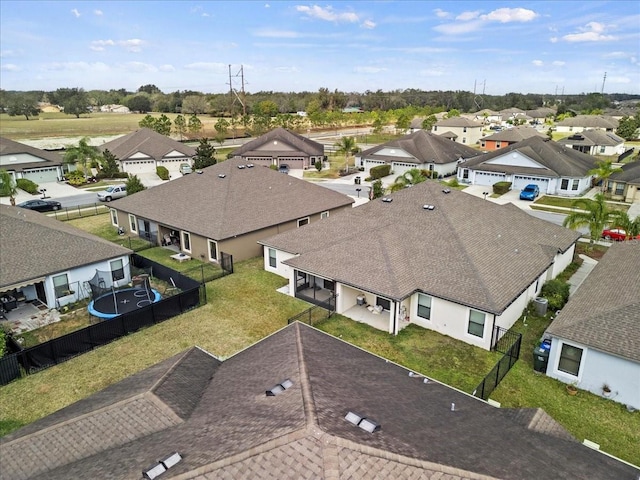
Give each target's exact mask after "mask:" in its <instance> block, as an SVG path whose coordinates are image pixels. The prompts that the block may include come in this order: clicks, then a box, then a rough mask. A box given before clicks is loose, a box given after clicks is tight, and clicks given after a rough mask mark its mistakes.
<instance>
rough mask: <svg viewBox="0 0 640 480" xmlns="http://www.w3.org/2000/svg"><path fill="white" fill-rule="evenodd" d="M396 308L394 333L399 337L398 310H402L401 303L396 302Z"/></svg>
mask: <svg viewBox="0 0 640 480" xmlns="http://www.w3.org/2000/svg"><path fill="white" fill-rule="evenodd" d="M394 303H395V308H394V309H393V319H392V320H393V331H392V333H393V334H394V335H398V315H399V313H398V309H399V308H400V302H394Z"/></svg>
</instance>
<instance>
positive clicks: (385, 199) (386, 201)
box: [382, 197, 393, 203]
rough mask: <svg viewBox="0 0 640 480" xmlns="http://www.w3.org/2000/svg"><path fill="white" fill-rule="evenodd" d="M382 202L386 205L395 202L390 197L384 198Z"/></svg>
mask: <svg viewBox="0 0 640 480" xmlns="http://www.w3.org/2000/svg"><path fill="white" fill-rule="evenodd" d="M382 201H383V202H384V203H391V202H393V198H390V197H382Z"/></svg>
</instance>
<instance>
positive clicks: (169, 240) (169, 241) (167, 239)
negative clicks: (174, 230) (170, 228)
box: [162, 233, 173, 246]
mask: <svg viewBox="0 0 640 480" xmlns="http://www.w3.org/2000/svg"><path fill="white" fill-rule="evenodd" d="M162 244H163V245H165V246H166V245H173V239H172V238H171V235H169V234H168V233H165V234H164V235H163V236H162Z"/></svg>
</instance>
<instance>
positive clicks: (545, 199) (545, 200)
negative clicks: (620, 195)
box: [534, 195, 629, 212]
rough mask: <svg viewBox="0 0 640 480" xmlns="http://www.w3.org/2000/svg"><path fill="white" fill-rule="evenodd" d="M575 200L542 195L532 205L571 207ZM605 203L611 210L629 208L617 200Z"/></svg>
mask: <svg viewBox="0 0 640 480" xmlns="http://www.w3.org/2000/svg"><path fill="white" fill-rule="evenodd" d="M576 200H578V199H576V198H566V197H555V196H550V195H543V196H541V197H540V198H538V199H537V200H536V201H535V202H534V205H535V206H540V205H547V206H550V207H561V208H573V204H574V202H575V201H576ZM584 200H587V201H588V202H591V200H589V199H584ZM607 205H608V206H609V208H611V209H612V210H619V211H622V212H626V211H627V210H629V205H625V204H621V203H619V202H607Z"/></svg>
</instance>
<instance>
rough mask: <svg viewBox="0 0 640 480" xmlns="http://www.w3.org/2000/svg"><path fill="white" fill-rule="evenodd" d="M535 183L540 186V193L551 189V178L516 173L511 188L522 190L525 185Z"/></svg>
mask: <svg viewBox="0 0 640 480" xmlns="http://www.w3.org/2000/svg"><path fill="white" fill-rule="evenodd" d="M530 183H533V184H534V185H537V186H538V188H540V193H547V192H548V191H549V179H548V178H540V177H524V176H519V175H516V176H514V177H513V185H512V187H511V188H513V189H514V190H522V189H523V188H524V187H526V186H527V185H529V184H530Z"/></svg>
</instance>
